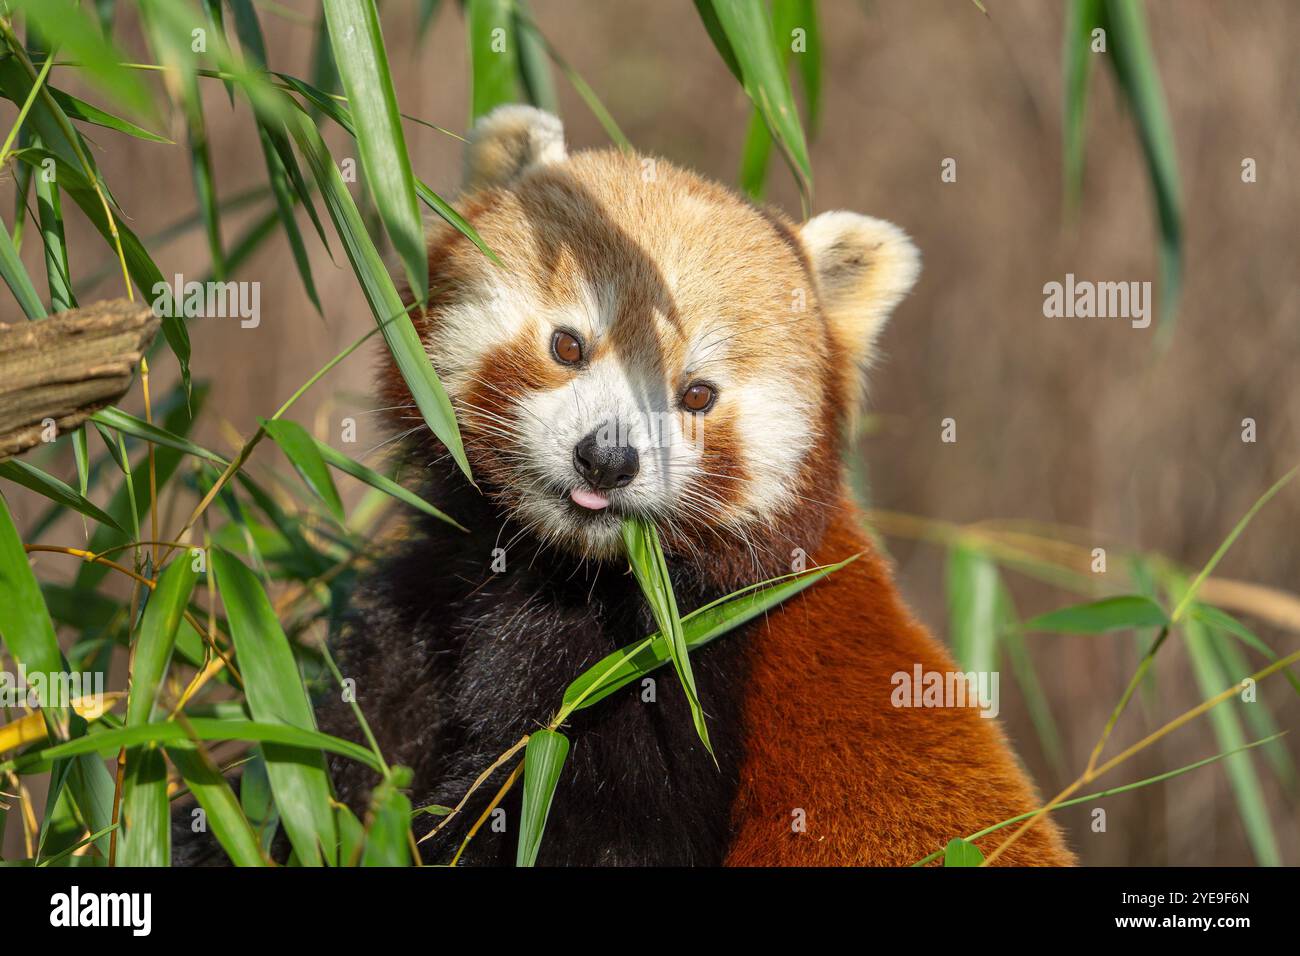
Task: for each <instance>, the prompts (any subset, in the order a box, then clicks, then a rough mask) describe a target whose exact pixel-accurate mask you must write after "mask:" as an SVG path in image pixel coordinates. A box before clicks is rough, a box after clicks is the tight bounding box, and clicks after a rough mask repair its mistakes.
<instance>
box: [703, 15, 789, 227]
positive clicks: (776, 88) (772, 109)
mask: <svg viewBox="0 0 1300 956" xmlns="http://www.w3.org/2000/svg"><path fill="white" fill-rule="evenodd" d="M695 6H696V9H697V10H699V12H700V16H701V18H702V19H703V20H704V23H705V26H706V28H707V29H708V30H709V34H710V36H711V37H712V38H713V41H714V45H715V46H717V47H718V51H719V53H721V54H722V56H723V59H724V60H727V65H728V67H730V68H731V69H732V72H733V73H736V72H737V70H738V71H739V74H738V75H739V77H740V81H741V85H742V86H744V88H745V93H746V94H747V95H748V96H749V98H750V100H751V101H752V102H753V104H754V106H755V107H756V108H757V109H758V111H759V112H760V113H761V114H762V116H763V121H764V122H765V123H766V124H767V128H768V132H769V133H770V134H771V135H772V138H773V140H775V141H776V144H777V146H779V147H780V149H781V152H782V154H783V155H784V156H785V158H786V162H787V163H788V164H789V166H790V169H791V171H792V172H793V173H794V176H795V180H796V182H797V183H798V185H799V195H800V197H801V200H802V202H803V206H804V210H805V212H806V211H807V210H808V208H809V207H810V205H811V203H812V165H811V163H810V162H809V160H808V144H807V142H806V141H805V139H804V133H803V126H802V125H801V124H800V122H799V112H798V110H797V109H796V108H795V104H794V94H793V93H792V92H791V90H790V79H789V77H788V76H787V75H786V70H785V64H784V61H783V59H782V56H781V53H780V51H779V50H778V48H777V44H776V38H775V36H774V35H773V31H772V21H771V19H770V18H769V17H768V14H767V11H766V9H765V8H764V6H763V3H762V2H761V0H696V2H695ZM719 31H720V32H721V34H722V35H725V37H726V40H727V46H726V47H724V46H723V45H722V44H721V43H720V37H719V35H718V33H719ZM728 50H729V51H730V53H728V52H727V51H728Z"/></svg>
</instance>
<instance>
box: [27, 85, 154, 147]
mask: <svg viewBox="0 0 1300 956" xmlns="http://www.w3.org/2000/svg"><path fill="white" fill-rule="evenodd" d="M46 88H47V89H48V90H49V91H50V96H52V97H54V102H56V103H58V104H59V108H60V109H62V110H63V112H64V113H66V114H67V115H68V117H69V118H70V119H75V120H81V121H82V122H83V123H90V124H92V125H94V126H102V127H103V128H104V129H111V130H114V131H116V132H118V133H125V134H126V135H127V136H131V137H134V138H135V139H142V140H144V141H145V142H149V143H162V144H164V145H166V146H174V145H175V144H174V143H173V142H172V141H171V140H170V139H168V138H167V137H166V136H159V135H158V134H157V133H151V132H149V130H147V129H144V128H143V127H140V126H136V125H135V124H134V123H132V122H131V121H130V120H127V119H123V118H122V117H120V116H116V115H114V114H113V113H109V112H107V111H106V110H101V109H100V108H99V107H98V106H95V105H94V104H93V103H87V102H86V101H85V100H83V99H78V98H77V97H75V96H73V95H72V94H71V93H65V92H64V91H63V90H58V89H55V88H54V87H46Z"/></svg>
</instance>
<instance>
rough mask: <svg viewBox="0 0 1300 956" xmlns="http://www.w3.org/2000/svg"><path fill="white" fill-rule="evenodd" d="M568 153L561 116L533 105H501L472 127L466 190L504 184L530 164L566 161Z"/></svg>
mask: <svg viewBox="0 0 1300 956" xmlns="http://www.w3.org/2000/svg"><path fill="white" fill-rule="evenodd" d="M567 155H568V153H567V152H566V151H565V148H564V126H563V125H562V124H561V123H560V120H559V118H558V117H556V116H553V115H552V114H550V113H547V112H545V111H544V110H539V109H536V108H535V107H532V106H522V105H518V104H513V103H512V104H507V105H505V106H498V107H497V108H496V109H494V110H493V111H492V112H490V113H488V114H486V115H485V116H481V117H479V120H478V122H477V123H475V124H474V128H473V129H472V130H470V134H469V141H468V143H467V145H466V146H465V189H466V190H467V191H468V190H472V189H486V188H490V187H492V186H504V185H505V184H506V183H508V182H510V181H511V180H513V179H515V178H516V177H518V176H519V175H520V174H521V173H522V172H523V171H524V170H526V169H528V168H529V167H530V166H536V165H540V164H542V163H558V162H563V161H564V159H565V157H566V156H567Z"/></svg>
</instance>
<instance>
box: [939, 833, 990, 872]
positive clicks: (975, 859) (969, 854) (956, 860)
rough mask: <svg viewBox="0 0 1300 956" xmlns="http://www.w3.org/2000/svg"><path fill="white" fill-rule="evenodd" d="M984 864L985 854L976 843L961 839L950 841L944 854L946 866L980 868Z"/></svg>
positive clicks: (955, 838)
mask: <svg viewBox="0 0 1300 956" xmlns="http://www.w3.org/2000/svg"><path fill="white" fill-rule="evenodd" d="M983 862H984V854H983V853H981V852H980V851H979V847H977V846H976V845H975V844H974V843H967V842H966V841H965V840H963V839H962V838H961V837H954V838H953V839H951V840H949V841H948V847H947V849H945V850H944V852H943V865H944V866H979V865H980V864H981V863H983Z"/></svg>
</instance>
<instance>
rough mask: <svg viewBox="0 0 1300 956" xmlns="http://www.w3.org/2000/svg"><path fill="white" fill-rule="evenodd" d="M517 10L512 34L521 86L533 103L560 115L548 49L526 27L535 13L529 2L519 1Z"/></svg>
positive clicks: (513, 17) (515, 10) (513, 19)
mask: <svg viewBox="0 0 1300 956" xmlns="http://www.w3.org/2000/svg"><path fill="white" fill-rule="evenodd" d="M513 6H514V9H513V11H512V12H511V32H512V33H513V34H514V37H515V52H516V54H517V56H518V61H519V62H518V68H519V82H520V84H521V85H522V86H523V88H524V93H525V94H526V95H527V97H528V102H529V103H531V104H532V105H533V106H536V107H537V108H538V109H543V110H546V111H547V112H548V113H554V114H557V115H558V114H559V112H560V103H559V100H558V99H557V98H556V95H555V81H554V79H553V78H552V77H551V64H550V61H549V60H548V59H547V56H546V45H545V44H544V43H543V42H542V40H541V38H540V37H539V36H538V35H537V32H536V31H535V30H530V29H528V28H527V25H526V24H527V23H531V22H532V11H531V10H530V9H529V6H528V4H527V3H526V2H525V0H515V2H514V4H513Z"/></svg>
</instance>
